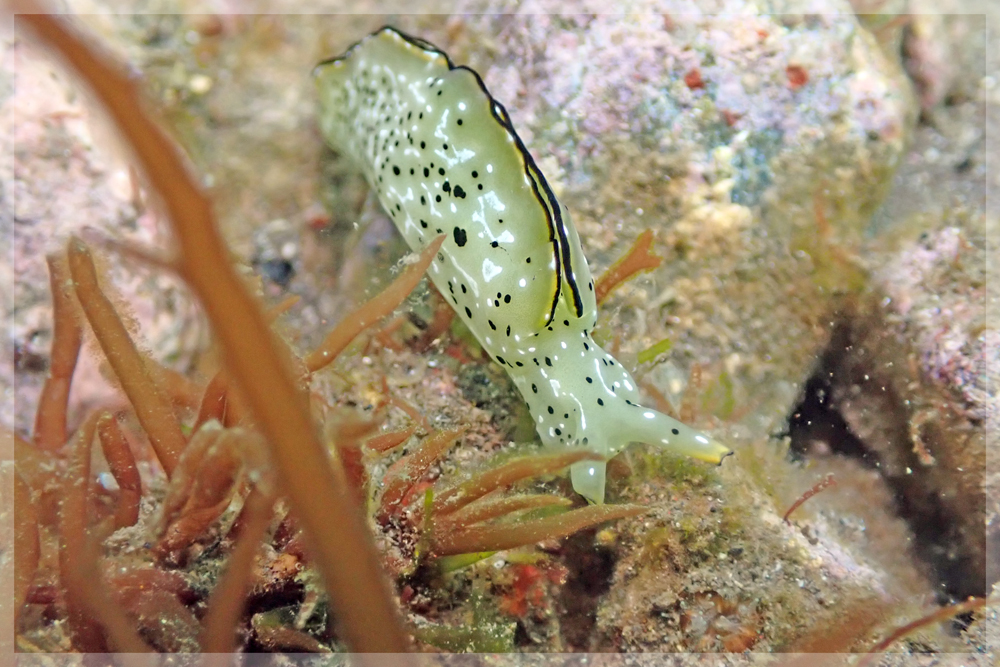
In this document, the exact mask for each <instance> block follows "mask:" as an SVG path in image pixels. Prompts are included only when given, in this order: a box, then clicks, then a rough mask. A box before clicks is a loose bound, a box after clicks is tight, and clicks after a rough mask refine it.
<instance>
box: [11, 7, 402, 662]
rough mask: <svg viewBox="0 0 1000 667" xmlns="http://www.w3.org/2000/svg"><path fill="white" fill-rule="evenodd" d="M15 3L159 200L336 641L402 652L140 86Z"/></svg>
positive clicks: (288, 386)
mask: <svg viewBox="0 0 1000 667" xmlns="http://www.w3.org/2000/svg"><path fill="white" fill-rule="evenodd" d="M19 7H21V8H24V9H25V11H34V12H38V13H34V14H29V13H25V14H24V15H22V16H21V17H20V19H21V20H22V21H24V22H25V23H28V24H29V25H30V26H31V27H32V28H34V30H35V32H36V34H37V35H38V36H39V37H40V38H41V39H42V40H43V41H44V42H45V43H46V44H47V45H48V46H50V47H52V48H53V49H55V50H56V51H57V52H58V53H60V54H61V55H62V56H64V57H65V59H66V60H67V61H68V62H69V63H70V64H71V65H72V68H73V70H74V71H75V72H76V74H77V75H78V76H80V77H81V78H82V79H83V80H84V81H86V82H87V83H88V84H89V86H90V88H91V90H92V91H93V92H94V93H95V94H96V96H97V97H98V99H100V100H101V102H102V103H103V104H104V106H105V108H106V109H107V111H108V112H109V114H110V116H111V118H112V120H113V121H114V123H115V124H116V126H117V127H118V129H119V130H120V132H121V133H122V135H123V137H124V138H125V139H126V140H127V141H128V143H129V145H130V146H131V147H132V148H133V149H134V150H135V152H136V156H137V158H138V161H139V164H140V165H141V167H142V170H143V171H144V172H145V174H146V176H147V178H148V179H149V181H150V183H151V185H152V187H153V188H154V189H155V191H156V192H157V194H158V195H159V197H160V200H161V201H162V202H163V204H164V206H165V208H166V212H167V214H168V218H169V220H170V223H171V224H172V225H173V228H174V231H175V233H176V236H177V239H178V243H179V246H180V249H181V253H182V256H181V265H182V268H183V275H184V277H185V278H186V279H187V281H188V283H189V284H190V285H191V287H192V289H193V290H194V291H195V293H196V294H197V295H198V297H199V299H200V300H201V302H202V305H203V306H204V309H205V312H206V314H207V316H208V318H209V320H210V322H211V323H212V326H213V328H214V330H215V333H216V335H217V336H218V338H219V339H220V341H221V343H222V349H223V352H224V359H225V364H226V368H227V369H228V371H229V373H230V374H231V377H232V379H233V380H234V382H235V383H236V384H237V385H238V386H239V387H241V388H242V389H243V394H244V395H245V396H246V397H247V401H248V403H249V407H250V408H251V409H252V412H253V414H254V417H255V418H256V420H257V422H258V424H259V426H260V428H261V430H262V431H263V432H264V434H265V436H266V438H267V441H268V442H269V444H270V445H271V448H272V454H273V457H272V458H273V462H274V465H275V468H276V470H277V472H278V475H279V478H280V480H281V484H282V488H283V489H284V491H285V492H286V493H287V494H288V499H289V502H290V504H291V506H292V510H293V511H294V512H295V515H296V516H297V517H298V519H299V521H300V522H301V524H302V526H303V528H304V529H305V531H306V535H307V541H308V544H309V546H310V548H311V550H312V553H313V555H314V557H315V562H316V564H317V565H318V567H319V570H320V573H321V575H322V577H323V580H324V581H325V583H326V586H327V589H328V591H329V593H330V598H331V603H332V606H333V609H334V613H335V616H336V617H337V618H338V619H339V621H340V623H341V631H342V635H341V636H343V637H344V639H345V641H346V643H347V645H348V647H350V649H351V650H353V651H355V652H371V653H403V652H404V651H406V650H407V649H408V648H409V645H408V642H407V639H406V635H405V634H404V632H403V628H402V624H401V623H400V620H399V617H398V615H397V612H396V609H395V603H394V601H393V598H392V597H391V596H390V593H389V588H388V585H387V583H386V581H385V578H384V577H383V575H382V573H381V572H380V570H379V565H378V563H379V558H378V552H377V551H376V549H375V545H374V542H373V541H372V538H371V535H370V534H369V533H368V532H367V527H366V526H365V523H364V519H363V516H362V512H361V509H360V508H359V507H358V505H357V503H356V502H355V501H354V500H353V498H351V496H350V494H348V493H344V492H343V489H342V488H338V486H337V477H336V475H335V474H334V472H333V469H332V468H331V466H330V464H329V461H328V455H327V453H326V451H325V449H324V447H323V445H322V443H321V442H320V440H319V437H318V435H317V433H316V430H315V428H314V426H313V424H312V419H311V415H310V412H309V405H308V403H307V402H306V400H304V396H303V395H302V393H301V392H300V391H299V390H298V387H297V386H296V383H295V379H294V378H293V377H292V375H291V373H290V372H289V369H290V368H291V367H292V363H291V360H289V359H287V358H284V356H283V350H282V348H281V347H279V346H278V345H277V344H276V343H275V341H274V340H273V337H272V334H271V332H270V329H269V327H268V324H267V321H266V319H265V318H264V315H263V313H262V312H261V311H260V308H259V307H258V305H257V303H256V300H255V299H254V298H253V296H252V295H251V294H250V293H249V291H247V289H246V287H245V286H244V284H243V282H242V281H241V280H240V278H239V276H238V275H237V274H236V272H235V271H234V270H233V267H232V266H231V264H230V263H229V257H228V253H227V251H226V248H225V245H224V244H223V241H222V237H221V236H220V235H219V233H218V227H217V226H216V224H215V218H214V215H213V214H212V210H211V205H210V203H209V200H208V199H207V197H206V196H205V195H204V194H203V193H202V192H201V190H200V189H199V188H198V186H197V185H196V183H195V181H194V179H193V178H192V177H191V175H190V174H189V173H188V172H187V169H186V168H185V165H184V162H183V160H182V159H181V156H180V154H179V153H178V151H177V149H176V148H175V146H174V145H173V143H172V142H171V141H170V139H169V138H168V137H167V135H166V133H164V132H163V130H161V129H160V128H159V127H158V126H157V125H156V123H154V122H153V121H152V120H151V118H150V115H149V113H148V111H147V110H146V108H145V106H144V105H143V104H142V102H141V100H140V97H139V95H138V93H137V92H136V90H135V84H134V82H133V81H132V80H131V79H130V78H129V77H128V76H127V75H126V74H125V73H124V72H123V71H121V70H120V69H119V68H118V67H115V66H112V65H110V64H109V63H107V62H105V61H104V60H102V59H101V58H99V57H98V56H96V55H95V54H94V53H93V51H91V49H90V48H89V47H88V46H87V45H86V44H85V43H84V42H83V41H82V40H81V39H80V38H79V37H77V36H76V35H75V34H73V33H72V32H71V31H69V30H68V29H67V28H65V27H64V25H63V23H62V22H61V21H60V20H59V19H58V18H56V17H53V16H50V15H46V14H44V13H41V11H40V10H39V7H38V4H37V3H32V2H27V1H26V0H22V1H21V2H20V3H19Z"/></svg>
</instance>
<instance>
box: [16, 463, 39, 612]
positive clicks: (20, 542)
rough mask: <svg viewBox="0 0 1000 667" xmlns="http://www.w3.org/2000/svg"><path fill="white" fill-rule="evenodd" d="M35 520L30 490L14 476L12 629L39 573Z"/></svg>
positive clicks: (19, 478)
mask: <svg viewBox="0 0 1000 667" xmlns="http://www.w3.org/2000/svg"><path fill="white" fill-rule="evenodd" d="M39 553H40V547H39V543H38V516H37V514H36V513H35V505H34V503H33V502H32V500H31V489H30V488H28V483H27V482H25V481H24V479H23V478H22V477H21V475H20V474H18V473H17V472H15V473H14V629H15V631H16V629H17V627H18V625H17V624H18V619H19V618H20V616H21V608H22V607H23V606H24V601H25V599H26V598H27V596H28V589H29V588H30V587H31V582H32V581H33V580H34V578H35V572H36V571H37V570H38V556H39Z"/></svg>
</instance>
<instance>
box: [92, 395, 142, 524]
mask: <svg viewBox="0 0 1000 667" xmlns="http://www.w3.org/2000/svg"><path fill="white" fill-rule="evenodd" d="M97 434H98V436H99V437H100V441H101V450H102V451H103V452H104V459H105V460H106V461H107V462H108V467H109V468H110V469H111V474H112V476H114V478H115V481H116V482H118V508H117V509H116V510H115V523H114V525H115V529H116V530H117V529H118V528H124V527H125V526H134V525H135V522H136V521H138V520H139V501H140V500H141V499H142V480H141V479H140V478H139V469H138V468H136V466H135V457H134V456H132V450H131V449H130V448H129V446H128V441H127V440H125V435H124V434H123V433H122V430H121V428H119V426H118V420H117V419H115V418H114V416H113V415H111V414H110V413H109V414H106V415H105V416H104V417H101V419H100V420H99V421H98V422H97Z"/></svg>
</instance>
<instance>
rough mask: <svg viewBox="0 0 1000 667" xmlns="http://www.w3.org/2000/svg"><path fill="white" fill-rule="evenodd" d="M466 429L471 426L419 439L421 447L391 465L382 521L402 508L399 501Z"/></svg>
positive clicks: (380, 506)
mask: <svg viewBox="0 0 1000 667" xmlns="http://www.w3.org/2000/svg"><path fill="white" fill-rule="evenodd" d="M466 430H468V427H465V426H463V427H461V428H457V429H452V430H449V431H438V432H437V433H435V434H434V435H431V436H430V437H428V438H427V439H426V440H424V441H423V442H422V443H420V447H418V448H417V449H416V450H415V451H414V452H412V453H410V454H407V455H406V456H404V457H402V458H401V459H399V460H398V461H396V462H395V463H393V464H392V465H391V466H390V467H389V470H387V471H386V473H385V478H384V480H383V484H384V485H385V489H384V490H383V491H382V497H381V499H380V500H379V514H378V516H379V520H380V521H385V520H386V519H388V518H389V517H390V516H392V514H394V513H395V512H397V511H398V510H399V509H400V503H401V502H402V500H403V499H404V498H405V497H406V495H407V492H408V491H409V490H410V489H411V488H412V487H413V485H414V484H416V483H417V482H419V481H420V479H421V478H422V477H423V476H424V475H425V474H426V473H427V470H428V469H430V467H431V466H432V465H433V464H434V462H435V461H437V460H438V459H440V458H441V456H443V455H444V453H445V452H447V451H448V450H449V449H451V448H452V447H453V446H454V445H455V443H456V442H458V439H459V438H460V437H462V435H463V434H464V433H465V432H466Z"/></svg>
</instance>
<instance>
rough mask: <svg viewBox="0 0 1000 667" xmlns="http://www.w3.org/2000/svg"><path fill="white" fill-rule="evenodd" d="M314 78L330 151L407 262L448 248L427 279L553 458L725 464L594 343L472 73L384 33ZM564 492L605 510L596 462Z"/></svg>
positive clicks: (585, 291)
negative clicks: (350, 172)
mask: <svg viewBox="0 0 1000 667" xmlns="http://www.w3.org/2000/svg"><path fill="white" fill-rule="evenodd" d="M314 77H315V80H316V83H317V85H318V88H319V95H320V105H321V113H320V126H321V129H322V132H323V135H324V137H325V138H326V140H327V141H328V142H329V143H330V144H331V146H333V147H334V148H335V149H337V150H338V151H340V152H341V153H343V154H345V155H349V156H350V157H351V158H352V159H353V160H354V161H355V162H357V163H358V164H359V165H360V166H361V168H362V169H363V171H364V174H365V177H366V178H367V180H368V182H369V184H370V185H371V187H372V188H374V190H375V192H376V193H377V194H378V198H379V201H380V202H381V204H382V206H383V207H384V208H385V210H386V212H387V213H388V214H389V216H390V217H391V218H392V220H393V221H394V222H395V224H396V227H397V228H398V229H399V231H400V233H401V234H402V235H403V237H404V238H405V239H406V242H407V243H408V244H409V246H410V248H412V249H413V250H414V251H419V250H421V249H422V248H424V247H426V245H427V244H428V243H429V242H430V241H431V240H433V239H434V238H436V237H437V236H439V235H440V234H447V235H448V238H447V240H446V241H445V243H444V245H443V246H442V247H441V250H440V252H439V253H438V255H437V258H436V261H434V263H433V264H431V267H430V268H429V269H428V275H429V276H430V279H431V280H432V281H433V283H434V285H435V286H436V287H437V288H438V290H440V292H441V293H442V294H443V295H444V296H445V298H447V299H448V300H449V301H450V302H451V304H452V306H453V307H454V309H455V311H456V312H457V313H458V314H459V316H460V317H461V318H462V320H463V321H464V322H465V324H466V325H467V326H468V327H469V329H470V330H471V331H472V332H473V333H474V334H475V335H476V338H477V339H478V340H479V342H480V343H481V344H482V346H483V348H484V349H485V350H486V351H487V352H488V353H489V355H490V356H491V357H492V358H493V359H494V360H495V361H496V362H497V363H498V364H500V365H501V366H503V367H504V368H505V369H506V371H507V373H508V374H509V375H510V377H511V379H512V380H513V381H514V384H515V385H516V386H517V388H518V389H519V390H520V392H521V395H522V396H523V397H524V399H525V400H526V401H527V403H528V407H529V409H530V411H531V415H532V417H533V419H534V421H535V428H536V429H537V431H538V435H539V436H540V437H541V439H542V442H543V443H544V444H545V445H547V446H562V447H578V448H583V449H589V450H592V451H594V452H597V453H599V454H601V455H604V456H605V457H608V458H610V457H612V456H614V455H615V454H616V453H618V452H619V451H621V450H622V449H623V448H624V447H625V446H626V445H628V444H629V443H630V442H644V443H650V444H657V445H663V446H665V447H668V448H670V449H672V450H674V451H676V452H679V453H682V454H687V455H689V456H693V457H696V458H699V459H703V460H705V461H711V462H713V463H719V462H720V461H721V460H722V458H723V457H724V456H726V455H727V454H729V453H731V452H730V450H729V449H728V448H726V447H725V446H723V445H722V444H720V443H719V442H717V441H715V440H713V439H712V438H710V437H708V436H707V435H705V434H703V433H700V432H698V431H696V430H694V429H692V428H689V427H688V426H685V425H684V424H682V423H681V422H679V421H677V420H676V419H673V418H671V417H669V416H667V415H664V414H662V413H660V412H657V411H656V410H651V409H649V408H646V407H643V406H642V405H640V404H639V392H638V389H637V387H636V383H635V381H634V380H633V379H632V376H631V375H630V374H629V372H628V371H627V370H625V368H624V367H622V365H621V364H620V363H619V362H618V361H617V360H615V358H614V357H612V356H611V355H610V354H608V353H607V352H605V351H604V350H602V349H601V348H600V347H599V346H598V345H597V344H596V343H595V342H594V340H593V338H591V332H592V331H593V329H594V325H595V324H596V323H597V302H596V299H595V296H594V281H593V279H592V277H591V275H590V269H589V268H588V266H587V260H586V258H585V257H584V256H583V251H582V249H581V247H580V238H579V236H578V235H577V232H576V229H575V228H574V226H573V223H572V222H571V220H570V217H569V211H567V210H566V209H565V208H564V207H563V206H562V204H560V203H559V201H558V200H557V199H556V197H555V195H554V194H553V192H552V189H551V188H550V187H549V185H548V183H547V182H546V181H545V177H544V176H543V175H542V173H541V171H539V169H538V167H537V165H536V164H535V161H534V160H533V159H532V157H531V155H530V154H529V153H528V150H527V149H526V148H525V146H524V144H523V143H522V142H521V139H520V138H519V137H518V136H517V133H516V132H515V131H514V127H513V125H512V124H511V121H510V117H509V116H508V115H507V111H506V110H505V109H504V107H503V105H501V104H500V103H499V102H497V101H496V100H494V99H493V98H492V97H491V96H490V94H489V92H488V91H487V90H486V87H485V85H484V84H483V81H482V79H481V78H480V77H479V75H478V74H476V72H474V71H472V70H471V69H469V68H467V67H456V66H455V65H454V64H453V63H452V62H451V60H450V59H449V58H448V56H447V55H445V54H444V53H443V52H442V51H441V50H440V49H438V48H437V47H435V46H433V45H432V44H429V43H428V42H426V41H424V40H421V39H417V38H414V37H410V36H408V35H405V34H403V33H401V32H400V31H398V30H395V29H393V28H389V27H386V28H382V29H381V30H379V31H377V32H375V33H373V34H372V35H369V36H368V37H366V38H364V39H362V40H361V41H360V42H358V43H357V44H355V45H354V46H352V47H351V48H350V49H349V50H348V51H347V52H346V53H345V54H344V55H342V56H340V57H338V58H334V59H332V60H329V61H325V62H323V63H321V64H319V65H318V66H317V67H316V69H315V70H314ZM571 476H572V480H573V488H574V489H575V490H576V491H577V492H578V493H580V494H581V495H583V496H584V497H586V498H587V499H588V500H590V501H591V502H594V503H601V502H603V501H604V483H605V464H604V463H603V462H593V461H585V462H582V463H577V464H575V465H574V466H573V467H572V469H571Z"/></svg>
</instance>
